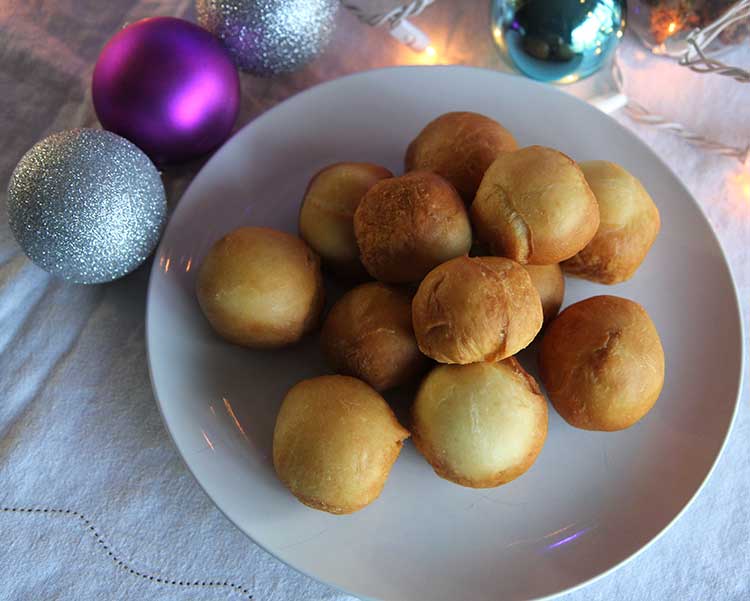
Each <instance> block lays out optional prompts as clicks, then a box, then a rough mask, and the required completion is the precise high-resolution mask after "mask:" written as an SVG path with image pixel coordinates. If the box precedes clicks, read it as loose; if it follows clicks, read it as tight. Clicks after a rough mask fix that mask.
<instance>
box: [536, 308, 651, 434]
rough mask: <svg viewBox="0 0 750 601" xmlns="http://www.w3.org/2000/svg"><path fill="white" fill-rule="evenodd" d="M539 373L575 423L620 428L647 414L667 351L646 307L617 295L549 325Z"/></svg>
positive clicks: (562, 315)
mask: <svg viewBox="0 0 750 601" xmlns="http://www.w3.org/2000/svg"><path fill="white" fill-rule="evenodd" d="M539 368H540V370H539V372H540V376H541V378H542V382H543V383H544V386H545V387H546V389H547V394H548V395H549V398H550V400H551V401H552V404H553V405H554V407H555V409H557V412H558V413H559V414H560V415H561V416H562V417H563V419H565V421H566V422H568V423H569V424H570V425H571V426H575V427H576V428H583V429H584V430H606V431H611V430H622V429H624V428H628V427H630V426H632V425H633V424H634V423H636V422H637V421H638V420H639V419H641V418H642V417H643V416H644V415H646V414H647V413H648V412H649V411H650V410H651V408H652V407H653V406H654V403H655V402H656V399H657V398H658V397H659V393H660V392H661V389H662V385H663V384H664V351H663V350H662V346H661V341H660V340H659V334H658V333H657V331H656V328H655V327H654V324H653V322H652V321H651V318H650V317H649V316H648V313H646V310H645V309H644V308H643V307H641V306H640V305H639V304H638V303H636V302H633V301H631V300H628V299H626V298H619V297H617V296H595V297H593V298H589V299H586V300H584V301H581V302H578V303H575V304H573V305H571V306H570V307H568V308H567V309H565V311H563V312H562V313H560V315H559V316H558V317H557V319H555V320H554V321H553V322H552V323H551V324H550V325H549V327H548V328H547V331H546V333H545V335H544V338H543V339H542V344H541V349H540V354H539Z"/></svg>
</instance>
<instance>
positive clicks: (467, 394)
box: [412, 357, 548, 488]
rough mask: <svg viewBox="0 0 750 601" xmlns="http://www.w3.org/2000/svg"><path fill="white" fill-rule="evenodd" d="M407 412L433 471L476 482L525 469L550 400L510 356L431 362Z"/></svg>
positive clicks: (492, 482)
mask: <svg viewBox="0 0 750 601" xmlns="http://www.w3.org/2000/svg"><path fill="white" fill-rule="evenodd" d="M412 416H413V425H412V429H413V436H414V444H415V445H416V446H417V449H419V451H420V452H421V453H422V455H424V457H425V459H427V461H428V462H429V463H430V464H431V465H432V467H433V469H434V470H435V472H436V473H437V474H438V476H440V477H442V478H445V479H446V480H450V481H452V482H455V483H456V484H461V485H463V486H470V487H473V488H488V487H493V486H499V485H501V484H505V483H507V482H510V481H511V480H513V479H515V478H517V477H518V476H520V475H521V474H523V473H524V472H526V471H527V470H528V469H529V468H530V467H531V465H532V464H533V463H534V461H535V460H536V458H537V456H538V455H539V452H540V451H541V449H542V446H543V445H544V441H545V439H546V438H547V419H548V415H547V401H546V400H545V398H544V397H543V396H542V394H541V391H540V390H539V386H538V385H537V383H536V382H535V381H534V379H533V378H532V377H531V376H530V375H529V374H527V373H526V372H525V371H524V369H523V368H522V367H521V365H520V364H519V363H518V361H516V359H514V358H512V357H511V358H509V359H505V360H504V361H500V362H497V363H472V364H471V365H441V366H439V367H436V368H435V369H433V370H432V371H431V372H430V374H429V375H428V376H427V377H426V378H425V380H424V382H423V383H422V386H421V388H420V389H419V392H418V394H417V398H416V400H415V402H414V406H413V407H412Z"/></svg>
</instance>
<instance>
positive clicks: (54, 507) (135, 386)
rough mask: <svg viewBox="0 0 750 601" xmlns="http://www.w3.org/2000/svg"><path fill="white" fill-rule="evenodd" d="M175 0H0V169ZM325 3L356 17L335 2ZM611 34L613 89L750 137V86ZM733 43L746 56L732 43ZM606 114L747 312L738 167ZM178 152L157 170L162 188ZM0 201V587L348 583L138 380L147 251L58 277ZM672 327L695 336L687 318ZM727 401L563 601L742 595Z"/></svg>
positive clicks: (749, 458) (234, 595) (177, 10)
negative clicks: (677, 191)
mask: <svg viewBox="0 0 750 601" xmlns="http://www.w3.org/2000/svg"><path fill="white" fill-rule="evenodd" d="M189 9H190V2H188V1H187V0H182V1H168V0H163V1H159V0H151V1H149V0H142V1H140V2H137V1H131V2H113V3H96V2H86V1H80V0H67V1H61V2H56V3H53V2H47V3H44V2H26V1H25V0H17V1H10V2H4V3H2V5H0V90H2V94H0V132H2V140H3V144H2V150H0V181H1V182H2V183H3V188H4V186H5V182H7V179H8V177H9V175H10V172H11V170H12V168H13V166H14V164H15V162H16V161H17V160H18V159H19V158H20V156H21V155H22V154H23V152H25V150H27V149H28V148H29V147H30V146H31V145H32V144H33V143H34V142H35V141H36V140H38V139H39V138H41V137H43V136H44V135H46V134H48V133H51V132H53V131H57V130H60V129H64V128H69V127H74V126H81V125H95V123H96V121H95V118H94V115H93V111H92V108H91V102H90V95H89V92H88V81H89V77H90V74H91V70H92V68H93V64H94V61H95V59H96V55H97V53H98V51H99V49H100V48H101V46H102V44H103V43H104V42H105V41H106V39H107V38H108V37H109V36H110V35H111V34H112V32H114V31H116V30H117V29H118V28H119V27H120V26H121V25H122V23H123V22H125V21H127V20H133V19H134V18H137V17H141V16H146V15H155V14H175V15H181V14H185V13H186V12H187V11H189ZM436 10H437V9H436ZM472 10H477V11H484V10H486V5H485V4H484V3H483V2H478V3H477V5H475V6H473V8H472ZM483 14H484V13H483ZM423 18H424V19H425V20H428V18H429V15H425V16H424V17H423ZM342 19H343V21H344V23H345V24H346V25H347V26H348V27H351V26H353V25H352V24H353V20H352V19H350V17H346V16H344V17H342ZM383 40H384V41H383V44H385V45H387V44H391V42H390V41H388V40H387V38H385V37H384V38H383ZM339 46H340V45H339ZM370 52H375V50H374V49H371V50H370ZM623 54H624V60H625V69H626V74H627V76H628V91H629V93H630V94H631V95H632V96H633V97H636V98H637V99H638V100H639V101H640V102H641V103H643V104H645V105H647V106H649V107H651V108H653V109H656V110H660V111H662V112H663V113H664V114H667V115H669V116H670V117H672V118H675V119H677V120H682V121H683V122H686V123H690V124H691V125H692V126H693V127H694V128H695V129H697V130H698V131H701V132H703V133H708V134H710V135H712V136H714V137H716V138H719V139H723V140H725V141H728V142H735V143H743V144H747V143H748V142H750V86H744V87H743V86H742V85H741V84H737V83H734V82H731V81H723V80H721V79H720V78H718V77H716V76H695V75H692V74H690V73H689V72H687V71H685V70H681V69H679V68H677V67H675V66H672V65H671V64H670V63H668V62H662V61H658V60H655V59H653V58H650V57H648V56H647V54H646V53H645V52H643V51H640V50H638V48H637V47H636V46H635V45H634V44H630V45H628V46H627V47H626V48H624V53H623ZM731 58H733V59H734V60H736V61H739V62H744V64H745V65H750V51H748V49H747V47H746V48H745V49H744V50H742V51H740V52H737V53H735V54H734V55H733V56H731ZM347 60H348V59H347V58H346V57H344V56H343V55H342V57H341V58H340V59H339V62H338V63H336V64H340V65H343V67H342V71H344V70H352V66H351V65H350V64H348V63H347V62H346V61H347ZM306 73H307V72H303V73H302V74H301V75H299V76H298V78H296V79H294V80H288V81H291V82H292V83H293V85H296V86H299V87H303V86H304V85H309V84H311V83H313V82H314V81H315V80H316V76H315V74H314V73H315V71H314V70H312V71H310V73H313V75H310V76H309V77H308V75H306ZM335 75H336V73H328V74H327V77H332V76H335ZM601 81H605V82H606V78H604V79H602V80H601ZM274 85H275V84H274V83H268V84H264V83H262V82H260V83H259V82H258V81H257V80H252V79H248V78H247V77H245V78H244V80H243V94H244V96H243V102H244V105H243V106H244V108H243V120H245V121H246V120H247V118H248V115H251V114H253V113H257V112H258V111H257V106H256V105H255V100H254V96H253V94H254V93H255V92H258V91H259V90H260V91H262V92H263V93H264V94H266V97H267V96H268V95H269V94H270V95H271V96H273V94H274V93H276V92H275V91H274V90H275V88H274V87H273V86H274ZM602 85H603V84H601V82H599V83H596V82H594V83H593V84H592V83H588V84H585V85H582V86H579V87H578V88H573V89H572V90H571V91H573V92H574V93H578V94H584V93H589V92H590V91H591V88H592V87H593V88H601V87H602ZM263 86H266V87H265V88H263ZM261 88H262V89H261ZM616 118H617V119H618V120H619V121H621V122H622V123H623V124H624V125H625V126H626V127H630V128H633V129H634V130H635V131H636V132H637V133H638V135H640V136H642V137H643V138H644V139H645V140H646V141H647V142H648V143H649V144H650V145H651V146H653V147H654V148H655V149H656V151H657V152H658V153H659V154H660V155H661V156H663V157H664V158H665V159H666V160H667V162H668V163H669V164H670V165H671V166H672V168H673V169H674V170H675V171H676V172H677V173H678V174H679V176H680V177H681V178H683V179H684V181H685V182H686V183H687V185H688V187H689V188H690V189H691V191H692V192H693V194H694V195H695V196H696V198H697V199H698V200H699V201H700V203H701V205H702V206H703V208H704V210H705V211H706V213H707V215H708V216H709V219H710V220H711V222H712V224H713V226H714V227H715V228H716V230H717V231H718V233H719V237H720V238H721V241H722V243H723V245H724V248H725V249H726V252H727V254H728V257H729V260H730V262H731V264H732V267H733V269H734V273H735V277H736V279H737V284H738V287H739V290H740V294H741V296H742V306H743V312H744V313H745V315H747V309H748V301H747V298H748V292H749V290H748V288H749V287H750V257H749V256H748V247H747V241H748V240H749V239H750V168H748V174H747V175H746V178H747V179H746V180H744V183H745V184H746V186H747V189H746V190H745V191H744V192H743V180H742V179H741V177H740V176H739V175H738V172H739V165H738V164H737V163H736V162H732V161H731V160H727V159H724V158H718V157H713V156H710V155H707V154H706V153H704V152H702V151H698V150H695V149H693V148H691V147H689V146H688V145H686V144H685V143H683V142H682V141H680V140H678V139H676V138H674V137H673V136H671V135H669V134H666V133H663V132H659V131H655V130H653V129H648V128H645V127H641V126H635V125H634V124H633V123H632V122H630V121H629V120H628V118H627V117H625V116H624V115H617V116H616ZM195 169H196V165H190V166H187V167H184V168H180V169H177V170H173V171H172V172H171V174H170V175H169V178H168V188H169V191H170V198H171V202H172V203H173V204H174V203H175V202H176V200H177V198H178V197H179V194H180V192H181V191H182V190H183V189H184V186H185V184H186V182H187V181H189V179H190V176H191V175H192V174H193V173H194V171H195ZM0 211H1V212H2V215H0V349H2V351H1V354H0V575H2V576H0V598H1V599H50V600H52V599H61V600H62V599H65V600H74V599H75V600H79V599H138V600H143V601H145V600H148V599H164V598H169V599H175V600H178V599H205V600H209V601H210V600H212V599H241V598H246V597H249V596H251V595H252V597H253V598H255V599H259V600H262V601H273V600H281V599H294V600H295V601H312V600H322V599H336V600H343V599H350V597H348V596H346V595H343V594H341V593H339V592H337V591H335V590H333V589H331V588H329V587H327V586H325V585H322V584H319V583H316V582H315V581H313V580H310V579H308V578H306V577H305V576H302V575H300V574H298V573H296V572H295V571H293V570H291V569H290V568H287V567H286V566H284V565H283V564H281V563H279V562H277V561H276V560H275V559H273V558H272V557H270V556H269V555H267V554H266V553H265V552H263V551H262V550H261V549H259V548H258V547H257V546H255V545H254V544H253V543H252V542H251V541H250V540H249V539H247V538H246V537H245V536H244V535H242V534H241V533H240V532H239V531H238V530H237V529H235V528H234V527H233V526H232V525H231V524H230V523H229V522H228V521H227V520H226V519H225V518H224V517H223V516H222V515H221V514H220V513H219V511H218V510H217V509H216V508H215V507H214V506H213V505H212V504H211V502H210V501H209V500H208V498H207V497H206V496H205V495H204V493H203V492H202V491H201V490H200V488H199V487H198V485H197V484H196V483H195V482H194V480H193V479H192V477H191V476H190V475H189V473H188V472H187V470H186V469H185V467H184V465H183V463H182V461H181V459H180V458H179V456H178V455H177V452H176V451H175V449H174V448H173V446H172V444H171V442H170V440H169V438H168V436H167V434H166V432H165V430H164V427H163V426H162V423H161V420H160V417H159V414H158V411H157V408H156V405H155V402H154V398H153V395H152V392H151V388H150V385H149V380H148V370H147V364H146V351H145V344H144V309H145V295H146V281H147V276H148V266H146V267H144V268H142V269H140V270H139V271H138V272H136V273H135V274H133V275H131V276H129V277H126V278H124V279H122V280H120V281H117V282H115V283H112V284H110V285H104V286H95V287H83V286H75V285H70V284H66V283H63V282H61V281H58V280H56V279H54V278H51V277H49V276H48V275H46V274H45V273H44V272H42V271H41V270H40V269H38V268H37V267H35V266H34V265H32V264H31V263H29V261H28V260H27V259H26V258H25V257H24V256H23V254H21V253H20V251H19V249H18V247H17V246H16V245H15V243H14V241H13V239H12V237H11V236H10V234H9V231H8V227H7V219H6V217H5V203H4V202H3V203H2V209H0ZM686 343H688V344H689V343H693V341H690V340H689V335H688V338H686ZM694 343H695V344H700V341H694ZM706 402H707V403H710V402H711V399H706ZM742 405H743V407H742V409H741V412H740V416H739V420H738V422H737V426H736V428H735V430H734V432H733V434H732V437H731V440H730V441H729V444H728V446H727V448H726V451H725V453H724V456H723V457H722V459H721V461H720V462H719V464H718V467H717V468H716V470H715V472H714V474H713V476H712V477H711V479H710V481H709V482H708V485H707V486H706V487H705V489H704V491H703V492H702V493H701V494H700V496H699V497H698V499H697V500H696V501H695V502H694V503H693V505H692V506H691V507H690V509H689V510H688V511H687V512H686V513H685V515H684V516H683V517H682V519H681V520H680V521H679V522H678V523H677V524H675V525H674V527H673V528H671V529H670V530H669V531H668V532H667V533H666V534H665V535H664V536H663V537H662V538H661V539H660V540H658V541H657V542H656V543H654V544H653V545H652V546H651V547H650V548H649V549H648V550H646V551H645V552H644V553H642V554H641V555H640V556H639V557H637V558H636V559H634V560H633V561H631V562H630V563H629V564H627V565H626V566H624V567H623V568H621V569H620V570H618V571H617V572H616V573H614V574H611V575H609V576H607V577H605V578H603V579H601V580H600V581H598V582H596V583H595V584H592V585H591V586H588V587H587V588H585V589H583V590H580V591H578V592H575V593H572V594H570V595H568V596H567V597H565V599H566V600H567V601H593V600H597V601H599V600H601V601H605V600H606V601H610V600H614V599H634V600H635V599H637V600H639V601H648V600H659V601H661V600H665V599H680V600H682V599H685V600H688V599H689V600H695V601H698V600H700V601H708V600H717V601H719V600H720V601H728V600H733V599H736V600H738V601H739V600H747V599H750V503H748V499H749V498H750V442H749V440H750V420H749V417H748V411H747V407H746V405H747V400H746V398H745V399H743V401H742ZM30 509H33V510H35V511H28V510H30ZM415 601H416V600H415ZM420 601H421V600H420Z"/></svg>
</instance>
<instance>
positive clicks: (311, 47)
mask: <svg viewBox="0 0 750 601" xmlns="http://www.w3.org/2000/svg"><path fill="white" fill-rule="evenodd" d="M195 7H196V10H197V13H198V22H199V23H200V24H201V25H202V26H203V27H205V28H206V29H208V30H209V31H210V32H211V33H213V34H214V35H215V36H216V37H218V38H219V39H220V40H222V41H223V42H224V45H225V46H226V47H227V48H228V49H229V52H230V53H231V54H232V56H233V57H234V60H235V62H236V63H237V65H239V67H240V68H241V69H243V70H244V71H249V72H250V73H253V74H255V75H263V76H269V75H275V74H276V73H283V72H287V71H294V70H295V69H298V68H300V67H301V66H302V65H304V64H305V63H307V62H308V61H310V60H312V59H313V58H314V57H315V56H317V55H318V54H319V53H320V52H321V51H322V50H323V49H324V48H325V47H326V45H327V44H328V41H329V40H330V38H331V33H332V32H333V26H334V18H335V16H336V11H337V9H338V7H339V2H338V0H196V3H195Z"/></svg>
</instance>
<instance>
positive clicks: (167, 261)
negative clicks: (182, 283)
mask: <svg viewBox="0 0 750 601" xmlns="http://www.w3.org/2000/svg"><path fill="white" fill-rule="evenodd" d="M171 262H172V259H170V258H169V257H167V260H166V262H165V263H164V273H168V272H169V265H170V263H171Z"/></svg>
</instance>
